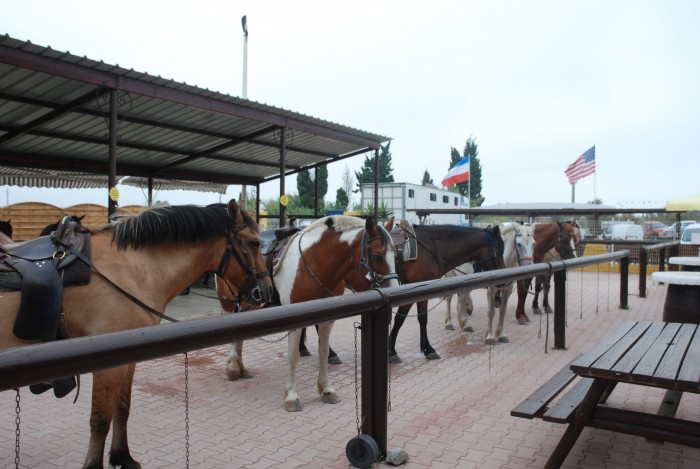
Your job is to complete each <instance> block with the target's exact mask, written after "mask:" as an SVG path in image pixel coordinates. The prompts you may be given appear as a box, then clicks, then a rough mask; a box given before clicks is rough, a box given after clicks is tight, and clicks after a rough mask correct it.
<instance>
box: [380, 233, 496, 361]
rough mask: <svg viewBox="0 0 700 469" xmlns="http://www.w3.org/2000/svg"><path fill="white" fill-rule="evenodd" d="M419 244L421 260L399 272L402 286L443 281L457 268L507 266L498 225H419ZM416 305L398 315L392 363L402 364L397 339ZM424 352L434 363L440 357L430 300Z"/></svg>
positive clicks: (422, 308) (422, 310) (423, 307)
mask: <svg viewBox="0 0 700 469" xmlns="http://www.w3.org/2000/svg"><path fill="white" fill-rule="evenodd" d="M413 229H414V230H415V234H411V235H410V237H414V238H415V240H416V243H417V257H416V259H415V260H411V261H408V262H404V263H403V268H402V269H397V270H399V279H400V280H401V282H402V283H413V282H421V281H425V280H434V279H439V278H441V277H442V276H443V275H445V274H446V273H447V272H449V271H450V270H452V269H454V268H455V267H456V266H458V265H461V264H464V263H466V262H473V263H474V271H475V272H481V271H484V270H494V269H501V268H503V267H504V263H503V251H504V244H503V238H502V237H501V233H500V228H499V227H498V226H494V227H489V228H485V229H481V228H472V227H464V226H457V225H416V226H414V227H413ZM412 306H413V304H408V305H402V306H400V307H399V309H398V311H397V312H396V315H395V316H394V326H393V327H392V329H391V334H390V335H389V361H390V362H391V363H401V359H400V358H399V355H398V354H397V353H396V338H397V336H398V334H399V330H401V326H402V325H403V323H404V321H405V320H406V316H407V315H408V312H409V310H410V309H411V307H412ZM417 309H418V314H417V318H418V324H419V325H420V350H421V352H423V355H425V357H426V358H428V359H430V360H435V359H439V358H440V355H439V354H438V353H437V352H436V351H435V349H434V348H433V347H432V346H431V345H430V341H429V340H428V331H427V326H428V314H427V311H428V301H427V300H426V301H419V302H418V303H417Z"/></svg>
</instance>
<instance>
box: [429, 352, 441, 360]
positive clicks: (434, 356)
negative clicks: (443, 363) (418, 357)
mask: <svg viewBox="0 0 700 469" xmlns="http://www.w3.org/2000/svg"><path fill="white" fill-rule="evenodd" d="M425 358H427V359H428V360H440V355H438V353H437V352H430V353H428V354H427V355H426V356H425Z"/></svg>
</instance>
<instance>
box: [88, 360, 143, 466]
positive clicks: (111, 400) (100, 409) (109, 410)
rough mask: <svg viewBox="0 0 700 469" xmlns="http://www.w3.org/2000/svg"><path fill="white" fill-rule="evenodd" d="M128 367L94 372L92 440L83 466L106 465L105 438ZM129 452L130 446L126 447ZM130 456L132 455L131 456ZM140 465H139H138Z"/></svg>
mask: <svg viewBox="0 0 700 469" xmlns="http://www.w3.org/2000/svg"><path fill="white" fill-rule="evenodd" d="M126 371H127V367H125V366H120V367H117V368H110V369H108V370H103V371H96V372H93V374H92V376H93V382H92V408H91V410H90V442H89V443H88V451H87V455H85V462H84V464H83V468H85V469H102V468H103V467H104V453H105V440H106V439H107V434H108V433H109V427H110V425H111V424H112V417H113V416H114V411H115V399H116V396H117V392H118V391H119V389H120V386H121V382H122V381H123V380H124V379H125V378H126V376H125V375H126ZM126 451H127V454H128V448H127V449H126ZM129 457H130V456H129ZM136 467H138V466H136Z"/></svg>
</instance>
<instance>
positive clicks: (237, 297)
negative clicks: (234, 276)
mask: <svg viewBox="0 0 700 469" xmlns="http://www.w3.org/2000/svg"><path fill="white" fill-rule="evenodd" d="M247 227H248V225H237V226H236V227H235V228H233V229H231V230H227V231H226V249H225V250H224V253H223V255H222V256H221V261H219V267H218V268H217V269H216V272H215V273H216V275H217V276H218V277H219V278H220V279H222V280H223V281H224V282H225V284H226V288H228V290H229V292H231V293H233V296H232V297H231V298H228V297H227V296H226V295H222V296H221V298H220V300H221V301H225V302H229V303H235V304H236V309H237V310H238V311H240V310H241V307H240V305H241V303H242V302H244V301H245V302H246V303H248V304H249V305H259V304H262V301H263V295H262V287H261V286H260V279H262V278H265V277H268V276H270V272H269V271H267V270H264V271H262V272H254V271H253V268H252V267H251V266H250V265H248V263H247V262H246V259H244V258H243V257H241V255H240V254H238V251H236V250H235V249H234V246H233V239H235V240H236V242H237V243H238V246H239V247H240V249H241V252H242V253H243V254H244V256H245V257H246V258H247V256H248V251H247V250H246V248H245V243H244V241H243V240H242V239H241V237H240V235H239V233H240V232H241V231H242V230H244V229H246V228H247ZM232 234H233V235H235V237H233V238H232V236H231V235H232ZM231 256H233V257H234V258H235V259H236V261H238V264H239V265H240V266H241V268H242V269H243V271H245V273H246V275H247V276H248V277H250V279H252V280H253V282H254V283H255V286H254V287H253V288H252V289H251V290H250V293H249V294H248V296H246V295H241V294H240V293H235V290H234V288H233V286H232V285H231V283H230V282H229V281H228V280H226V278H225V277H224V274H225V273H226V269H227V268H228V265H229V263H230V262H231Z"/></svg>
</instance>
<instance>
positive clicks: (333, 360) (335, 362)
mask: <svg viewBox="0 0 700 469" xmlns="http://www.w3.org/2000/svg"><path fill="white" fill-rule="evenodd" d="M328 363H329V364H331V365H342V364H343V361H342V360H341V359H340V357H339V356H338V355H333V356H332V357H328Z"/></svg>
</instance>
